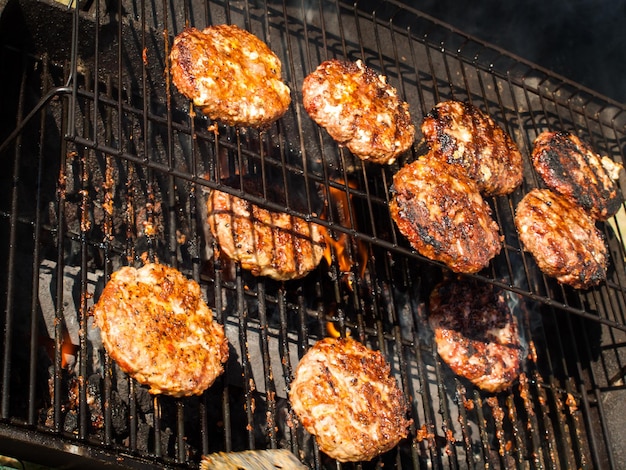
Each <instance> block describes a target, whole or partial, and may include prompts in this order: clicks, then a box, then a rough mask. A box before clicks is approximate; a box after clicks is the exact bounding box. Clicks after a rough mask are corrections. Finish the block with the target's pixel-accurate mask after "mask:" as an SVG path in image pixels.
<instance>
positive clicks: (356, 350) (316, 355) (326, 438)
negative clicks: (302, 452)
mask: <svg viewBox="0 0 626 470" xmlns="http://www.w3.org/2000/svg"><path fill="white" fill-rule="evenodd" d="M289 400H290V402H291V406H292V407H293V410H294V411H295V413H296V415H297V416H298V418H299V420H300V422H301V423H302V425H303V426H304V428H305V429H306V430H307V431H308V432H310V433H311V434H313V435H314V436H315V438H316V440H317V443H318V445H319V448H320V450H322V451H323V452H324V453H326V454H327V455H329V456H330V457H332V458H334V459H337V460H339V461H341V462H356V461H364V460H371V459H373V458H374V457H376V456H377V455H379V454H381V453H383V452H386V451H388V450H390V449H392V448H393V447H395V446H396V444H397V443H398V442H399V441H400V440H401V439H403V438H405V437H406V436H407V427H408V426H409V425H410V424H411V421H410V420H407V419H406V413H407V411H408V406H407V403H406V401H405V399H404V396H403V394H402V391H401V390H400V389H399V388H398V385H397V383H396V381H395V379H394V378H393V377H392V376H391V375H390V367H389V365H388V364H387V363H386V362H385V359H384V358H383V356H382V354H381V353H380V352H378V351H372V350H370V349H368V348H367V347H365V346H364V345H362V344H361V343H359V342H358V341H355V340H352V339H350V338H345V339H335V338H325V339H323V340H321V341H318V342H317V343H316V344H315V345H314V346H313V347H312V348H311V349H310V350H309V351H308V352H307V353H306V354H305V355H304V356H303V357H302V359H301V361H300V363H299V364H298V367H297V368H296V373H295V378H294V380H293V382H291V388H290V391H289Z"/></svg>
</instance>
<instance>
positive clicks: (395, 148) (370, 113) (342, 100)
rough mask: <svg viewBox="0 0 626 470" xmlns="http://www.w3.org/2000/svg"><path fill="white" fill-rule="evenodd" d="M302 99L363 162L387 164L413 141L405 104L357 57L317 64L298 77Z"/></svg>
mask: <svg viewBox="0 0 626 470" xmlns="http://www.w3.org/2000/svg"><path fill="white" fill-rule="evenodd" d="M302 102H303V105H304V109H306V112H307V113H308V114H309V115H310V116H311V118H312V119H313V120H314V121H315V122H316V123H317V124H319V125H320V126H322V127H324V128H325V129H326V131H327V132H328V133H329V134H330V136H331V137H332V138H333V139H335V140H336V141H337V142H338V143H339V144H340V145H345V146H346V147H347V148H348V149H349V150H350V151H351V152H352V153H353V154H354V155H357V156H358V157H360V158H362V159H363V160H370V161H372V162H375V163H392V162H393V161H394V160H395V159H396V157H397V156H398V155H399V154H401V153H402V152H404V151H406V150H407V149H408V148H409V147H410V146H411V145H412V144H413V139H414V137H415V126H413V123H412V121H411V116H410V114H409V105H408V104H407V103H406V102H403V101H401V100H400V99H399V98H398V92H397V91H396V89H395V88H394V87H392V86H391V85H389V84H388V83H387V80H386V78H385V77H384V76H383V75H378V74H376V72H374V71H373V70H372V69H370V68H368V67H367V66H365V65H364V64H363V62H361V61H360V60H358V61H356V62H348V61H340V60H336V59H332V60H328V61H326V62H323V63H322V64H320V65H319V67H317V69H316V70H315V71H314V72H312V73H311V74H309V75H308V76H307V77H306V78H305V79H304V82H303V84H302Z"/></svg>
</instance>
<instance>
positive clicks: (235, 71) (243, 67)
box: [170, 24, 291, 127]
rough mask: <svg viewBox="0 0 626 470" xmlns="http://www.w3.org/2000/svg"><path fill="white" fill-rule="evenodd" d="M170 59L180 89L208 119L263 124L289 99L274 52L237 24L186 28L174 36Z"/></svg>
mask: <svg viewBox="0 0 626 470" xmlns="http://www.w3.org/2000/svg"><path fill="white" fill-rule="evenodd" d="M170 60H171V72H172V81H173V82H174V85H176V88H178V91H180V92H181V93H182V94H183V95H185V96H186V97H187V98H189V99H190V100H192V101H193V103H194V104H195V105H196V106H198V107H199V108H200V109H201V110H202V112H203V113H204V114H206V115H207V116H209V117H210V118H211V119H215V120H219V121H222V122H224V123H226V124H230V125H240V126H252V127H262V126H265V125H268V124H270V123H272V122H274V121H275V120H276V119H278V118H279V117H281V116H282V115H283V114H284V113H285V111H287V108H288V107H289V104H290V103H291V95H290V92H289V88H288V87H287V85H285V84H284V83H283V81H282V79H281V63H280V60H279V59H278V57H277V56H276V54H274V53H273V52H272V51H271V50H270V49H269V47H267V45H266V44H265V43H264V42H263V41H261V40H260V39H259V38H257V37H256V36H254V35H253V34H251V33H249V32H248V31H246V30H243V29H241V28H239V27H237V26H235V25H226V24H222V25H215V26H209V27H208V28H206V29H204V30H202V31H199V30H197V29H195V28H187V29H185V30H184V31H183V32H182V33H180V34H179V35H178V36H176V38H175V39H174V44H173V46H172V51H171V53H170Z"/></svg>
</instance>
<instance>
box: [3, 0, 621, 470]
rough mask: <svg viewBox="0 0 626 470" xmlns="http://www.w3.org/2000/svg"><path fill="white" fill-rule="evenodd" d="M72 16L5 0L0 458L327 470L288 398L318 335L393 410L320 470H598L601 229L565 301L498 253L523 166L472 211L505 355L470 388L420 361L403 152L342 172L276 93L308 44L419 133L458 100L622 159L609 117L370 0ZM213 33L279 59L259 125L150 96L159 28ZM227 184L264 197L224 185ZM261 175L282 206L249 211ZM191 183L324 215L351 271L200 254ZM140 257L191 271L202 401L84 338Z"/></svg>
mask: <svg viewBox="0 0 626 470" xmlns="http://www.w3.org/2000/svg"><path fill="white" fill-rule="evenodd" d="M80 7H81V8H80V11H77V10H65V9H63V8H60V7H59V6H57V5H56V4H53V3H50V4H49V3H47V2H36V1H33V0H30V1H26V0H24V1H14V2H8V4H7V6H6V7H5V9H4V11H3V14H2V25H3V28H2V31H6V32H5V33H3V34H2V44H1V47H2V49H1V50H0V53H1V56H0V61H1V64H2V66H1V67H0V70H2V72H1V73H2V83H3V93H2V95H1V96H0V99H1V100H2V102H1V104H2V109H3V110H6V112H3V116H2V118H1V119H2V126H1V129H0V132H2V134H1V136H0V139H1V140H3V141H4V144H2V147H1V150H2V154H1V155H2V160H1V162H2V163H1V164H2V169H3V171H2V172H1V175H2V176H0V177H1V178H2V179H3V180H4V181H3V184H2V186H1V187H2V188H3V189H2V191H1V192H0V233H1V236H2V240H3V248H2V251H1V261H0V263H2V266H6V269H2V270H0V271H1V272H0V282H1V283H2V286H3V293H4V295H3V298H2V299H3V305H2V306H3V326H4V336H3V337H2V347H3V361H2V389H1V392H0V393H1V395H0V405H1V414H0V418H1V420H0V432H1V434H2V436H3V437H5V438H6V439H4V440H3V442H5V444H4V445H0V449H1V450H2V451H3V452H11V453H18V454H20V456H21V457H22V458H32V455H29V454H28V452H29V451H28V449H32V448H33V446H37V447H36V448H38V449H40V450H41V451H42V452H46V453H49V454H50V455H51V457H50V458H56V457H57V456H58V455H62V454H63V453H65V452H68V451H69V452H71V453H73V454H74V458H75V459H76V464H77V465H80V463H84V461H86V462H88V463H89V464H92V465H95V464H105V463H117V464H120V465H127V466H136V467H143V466H146V467H147V466H150V465H153V464H158V465H169V466H172V467H177V466H191V467H194V466H197V464H198V462H199V459H200V456H201V455H202V454H206V453H209V452H214V451H220V450H225V451H236V450H244V449H261V448H277V447H280V448H288V449H290V450H292V451H293V452H294V453H295V454H296V455H298V456H299V457H300V458H301V459H302V460H303V461H305V462H307V463H308V464H309V465H310V466H311V467H312V468H338V464H336V463H334V462H330V461H328V460H327V458H326V457H325V456H324V455H323V454H321V453H319V451H318V450H317V448H316V446H315V444H314V442H313V440H312V439H311V438H310V436H307V435H306V433H304V432H303V431H302V429H301V428H300V427H299V426H298V425H297V424H296V422H295V420H294V417H293V416H292V414H291V411H290V408H289V405H288V402H287V400H286V398H285V397H286V390H287V388H288V386H289V382H290V380H291V378H292V377H293V371H294V369H295V366H296V364H297V362H298V358H299V357H301V356H302V354H304V352H305V351H306V350H307V348H308V347H309V345H310V344H312V343H313V342H314V341H315V340H317V339H319V338H321V337H323V336H325V335H327V334H329V330H328V328H329V325H332V327H331V329H335V330H336V331H338V332H339V333H340V334H351V335H352V336H354V337H356V338H358V339H359V340H361V341H363V342H364V343H366V344H368V345H369V346H371V347H373V348H375V349H380V350H381V351H383V353H384V354H385V356H386V357H387V359H388V360H389V362H390V363H391V364H392V368H393V371H394V374H395V375H396V377H397V378H398V380H399V383H400V384H401V385H402V387H403V389H404V391H405V393H406V395H407V396H408V397H411V405H412V417H413V420H414V425H413V427H412V428H411V433H410V438H409V439H407V440H405V441H404V442H402V443H401V444H400V445H399V446H398V447H397V448H396V449H394V450H393V451H391V452H389V453H388V454H386V455H384V456H382V457H381V458H380V459H378V460H376V461H374V462H372V463H368V464H361V465H360V466H359V465H351V464H349V465H347V464H344V465H339V467H341V468H353V467H354V468H377V466H380V465H383V464H384V465H387V466H396V467H398V468H419V467H424V468H429V467H434V468H467V467H470V468H484V467H486V466H491V467H496V468H544V467H551V468H574V467H576V468H585V467H586V468H609V467H613V468H617V467H618V466H619V462H622V461H623V460H621V459H623V458H624V457H623V455H622V454H621V453H620V452H621V451H620V448H619V446H617V445H616V444H615V442H614V441H615V439H611V436H615V435H617V432H621V431H623V425H622V423H621V422H620V418H619V410H620V404H619V403H623V402H624V400H623V396H624V393H625V387H624V382H623V381H624V374H625V369H624V363H625V358H624V352H625V347H624V344H626V341H625V335H626V333H625V332H626V320H625V318H624V315H625V312H626V288H625V286H626V280H625V276H626V274H625V270H624V258H625V252H624V233H623V230H624V226H623V225H621V226H620V224H619V221H618V220H617V219H615V220H612V221H610V222H609V223H607V224H604V225H603V226H602V227H603V229H604V231H605V235H606V236H607V240H608V241H609V245H610V248H611V265H612V269H611V272H610V273H609V279H608V281H607V282H606V283H605V284H603V285H602V286H600V287H598V288H596V289H592V290H590V291H587V292H576V291H573V290H570V289H568V288H563V287H561V286H559V285H557V284H556V283H554V282H553V281H551V280H550V279H547V278H545V277H544V276H543V275H541V273H540V272H539V271H538V270H537V268H536V267H535V265H534V263H533V262H532V260H531V259H530V258H529V257H528V256H527V255H526V254H524V253H522V252H521V250H520V246H519V241H518V239H517V236H516V234H515V231H514V229H513V225H512V215H513V211H514V208H515V206H516V204H517V202H518V201H519V200H520V199H521V197H522V196H523V194H525V192H526V191H527V190H528V189H529V188H531V187H534V186H537V185H538V184H539V183H538V180H537V178H536V176H535V175H534V174H533V173H532V170H531V167H530V165H529V164H528V161H526V162H525V164H526V173H525V181H524V185H523V186H522V187H521V188H520V189H518V190H517V191H516V192H514V193H513V194H512V195H511V196H510V197H505V198H495V199H493V200H491V201H490V204H491V205H492V208H493V210H494V214H495V216H496V218H497V221H498V223H499V225H500V226H501V227H502V229H503V232H504V235H505V237H506V238H505V246H504V249H503V251H502V253H501V254H500V255H499V256H498V257H497V258H496V259H495V260H494V261H493V263H492V265H491V266H490V267H489V268H488V269H487V270H485V271H484V272H482V273H481V274H480V275H477V276H475V277H477V278H478V279H480V280H482V281H483V282H489V283H492V284H495V285H496V286H498V287H501V288H503V289H505V291H506V292H507V296H508V298H509V300H510V303H511V306H512V307H513V308H514V310H515V313H516V315H517V316H518V318H519V320H520V324H521V326H522V328H521V329H522V332H523V338H524V341H525V344H526V347H527V351H528V359H527V360H526V363H525V368H524V374H523V376H522V377H521V379H520V382H519V384H517V385H516V386H515V387H514V388H513V389H512V390H511V391H510V392H507V393H501V394H498V395H493V396H492V395H489V394H485V393H483V392H481V391H480V390H478V389H475V388H474V387H472V386H471V385H470V384H468V383H466V382H464V381H463V380H461V379H459V378H457V377H455V376H454V375H453V374H452V373H451V372H450V371H449V370H448V369H447V367H446V366H445V365H444V364H443V363H441V361H440V360H439V359H438V356H437V354H436V350H435V349H434V345H433V341H432V334H431V333H430V331H429V329H428V327H427V325H426V322H425V317H426V315H427V311H426V308H425V304H426V303H427V299H428V294H429V293H430V291H431V289H432V288H433V286H434V285H435V283H436V282H438V281H439V280H440V279H441V278H442V276H443V273H444V270H443V269H442V267H441V266H439V265H437V264H435V263H431V262H428V261H426V260H424V259H423V258H421V257H420V256H419V255H417V254H416V253H414V252H413V251H412V250H411V249H410V248H409V246H408V244H407V243H406V242H405V240H404V239H403V238H402V237H401V236H400V235H399V234H398V233H397V232H396V230H395V228H394V225H393V222H392V221H391V219H390V217H389V211H388V209H387V203H388V199H389V186H390V183H391V177H392V175H393V173H394V172H395V171H397V169H398V168H399V167H400V166H401V165H402V164H403V163H405V162H407V161H411V160H412V159H414V158H416V157H417V155H418V154H419V152H420V151H421V148H420V144H419V142H416V145H415V146H414V148H413V149H412V151H411V152H409V153H407V154H406V155H405V156H404V157H403V159H401V160H400V161H398V162H397V163H395V164H394V165H392V166H390V167H379V166H375V165H369V164H364V163H363V162H361V161H360V160H357V159H355V158H354V157H353V156H351V155H350V154H349V152H347V151H345V150H342V149H339V148H337V146H336V145H335V144H334V142H332V141H331V140H330V138H329V137H328V136H327V135H326V134H325V133H324V132H323V131H321V130H320V129H319V128H317V126H316V125H314V124H313V123H312V121H311V120H310V119H309V118H308V116H307V115H306V113H305V112H304V111H303V109H302V107H301V95H300V91H299V84H300V83H301V81H302V79H303V78H304V76H305V75H306V74H307V73H309V72H310V71H312V70H313V69H314V68H315V67H316V66H317V64H318V63H319V62H321V61H322V60H325V59H326V58H330V57H345V58H349V59H357V58H361V59H363V60H364V61H365V62H366V63H367V64H368V65H370V66H372V67H374V68H375V69H377V70H380V71H381V72H382V73H384V74H385V75H387V77H388V79H389V81H390V82H391V83H392V84H393V85H394V86H396V87H397V88H398V89H399V90H400V93H401V94H402V95H403V96H404V97H405V99H407V101H409V103H410V105H411V111H412V113H413V116H414V120H415V122H416V123H419V121H420V120H421V117H422V116H423V115H424V114H425V113H426V112H427V111H428V110H429V109H430V108H431V107H432V106H433V105H434V104H435V103H436V102H438V101H440V100H445V99H450V98H454V99H461V100H470V101H471V102H472V103H474V104H475V105H477V106H479V107H480V108H481V109H483V110H485V111H487V112H489V113H490V114H491V115H492V116H493V117H494V119H495V120H496V121H497V122H498V123H500V124H501V125H503V126H504V127H505V128H506V129H507V130H508V131H509V132H510V133H511V135H512V136H513V137H514V139H515V141H516V142H517V143H518V145H519V146H520V148H521V150H522V153H523V154H524V155H525V156H526V157H527V155H528V151H529V148H530V145H531V143H532V140H533V139H534V137H535V136H536V135H537V134H538V133H539V132H541V131H542V130H544V129H563V128H564V129H572V130H575V131H577V132H578V133H579V134H580V135H581V136H583V137H585V138H587V139H588V140H589V141H591V142H592V144H593V145H594V147H596V148H597V149H598V150H599V151H601V152H603V153H606V154H608V155H610V156H612V157H613V158H614V159H615V160H617V161H620V162H623V148H622V141H623V138H624V131H625V128H624V125H625V123H626V112H625V109H624V108H623V107H622V106H620V105H619V104H617V103H613V102H611V101H610V100H606V99H604V98H603V97H601V96H597V95H595V94H594V93H593V92H591V91H589V90H585V89H582V88H581V87H578V86H577V85H576V84H573V83H569V82H567V81H566V80H563V79H561V78H560V77H555V76H553V75H551V74H550V73H548V72H546V71H543V70H541V69H539V68H537V67H535V66H533V65H532V64H527V63H525V62H524V61H522V60H520V59H517V58H515V57H512V56H510V55H508V54H507V53H506V52H504V51H500V50H497V49H496V48H493V47H490V46H489V45H487V44H482V43H480V42H478V41H476V40H474V39H472V38H470V37H467V36H466V35H464V34H463V33H462V32H460V31H455V30H453V29H451V28H449V27H447V26H446V25H442V24H439V23H437V22H436V21H434V20H433V19H431V18H429V17H427V16H425V15H422V14H420V13H419V12H418V11H415V10H413V9H411V8H409V7H406V6H403V5H401V4H398V3H396V2H393V1H388V2H357V3H356V4H344V3H343V2H338V1H337V2H332V1H325V0H320V1H319V2H313V1H310V2H308V1H307V2H291V1H285V3H282V4H281V3H280V2H274V1H269V0H268V1H266V2H219V1H217V2H206V3H204V2H194V1H189V2H184V3H182V4H180V5H177V6H176V7H174V6H172V5H170V4H169V3H168V2H162V3H159V2H151V3H150V4H147V2H143V1H142V2H119V3H117V4H114V3H110V2H106V3H105V2H98V1H96V2H87V3H85V4H82V3H81V4H80ZM42 18H47V19H48V23H47V24H50V25H51V26H50V30H49V31H42V29H41V28H38V25H39V24H40V22H41V21H42ZM50 19H54V21H50ZM222 22H229V23H236V24H238V25H240V26H242V27H245V28H246V29H248V30H250V31H252V32H253V33H255V34H257V35H258V36H259V37H261V38H263V39H264V40H266V42H267V43H268V44H269V45H270V47H271V48H272V49H273V50H274V51H275V52H276V53H277V54H278V56H279V57H280V58H281V60H282V62H283V73H284V76H285V79H286V81H287V83H288V84H289V85H290V87H291V89H292V98H293V105H292V106H291V107H290V109H289V111H288V113H287V115H286V116H285V117H284V118H282V119H281V120H279V121H278V122H277V123H275V124H274V125H272V127H270V128H269V129H267V130H265V131H263V132H259V131H255V130H249V129H231V128H227V127H224V126H221V125H217V126H214V125H212V123H209V122H208V121H207V120H206V119H205V118H203V117H202V116H200V115H198V114H194V113H193V112H192V108H191V107H190V105H189V103H188V102H187V101H186V100H184V99H183V98H182V97H181V96H180V95H179V94H178V93H177V92H176V91H175V90H174V89H173V87H172V85H171V82H170V79H169V74H168V63H167V53H168V50H169V47H170V45H171V41H172V38H173V36H174V35H175V34H177V33H178V32H180V31H181V30H182V28H184V27H185V25H187V24H189V25H194V26H197V27H204V26H205V25H207V24H211V23H222ZM12 28H16V29H19V28H23V29H25V30H26V31H28V32H29V36H28V39H29V40H28V41H23V40H22V39H23V35H22V36H19V35H12V34H11V31H12ZM14 116H16V117H15V118H14ZM14 129H15V130H14ZM418 140H419V138H418ZM244 176H245V177H249V176H253V177H256V178H257V179H258V180H259V181H260V182H261V185H260V186H261V190H260V191H259V192H258V193H255V194H252V193H246V192H242V191H240V190H239V189H238V188H239V187H242V186H241V185H238V184H231V183H230V182H232V181H237V180H239V179H240V178H243V177H244ZM622 178H623V176H622ZM621 183H622V187H624V183H625V182H624V180H622V181H621ZM276 184H279V185H282V186H284V187H285V188H286V195H287V198H286V199H284V200H276V199H272V196H271V195H272V194H273V192H272V191H271V187H272V186H273V185H276ZM211 188H219V189H221V190H223V191H227V192H230V193H232V194H236V195H239V196H241V197H244V198H246V199H249V200H251V201H252V202H255V203H257V204H259V205H261V206H264V207H267V208H270V209H275V210H279V211H284V212H289V213H292V214H294V215H298V216H303V217H305V218H308V219H310V220H313V221H315V222H318V223H320V224H322V225H325V226H327V227H328V228H329V229H330V230H331V231H332V233H333V234H334V237H335V239H337V240H338V246H341V247H344V248H345V249H346V250H347V253H348V255H347V256H348V258H349V259H350V260H351V261H352V263H351V266H350V267H349V268H347V269H346V268H345V267H344V266H343V265H342V264H341V261H342V259H341V256H340V255H339V254H338V252H337V251H335V252H334V255H333V257H332V259H331V260H330V262H329V263H326V262H323V263H322V265H321V267H320V268H319V269H318V270H316V271H315V272H313V273H311V274H310V275H309V276H308V277H307V278H306V279H305V280H302V281H289V282H285V283H278V282H275V281H272V280H269V279H260V278H254V277H252V276H251V275H250V274H249V273H247V272H245V271H243V270H241V269H239V268H238V267H237V266H234V265H232V264H231V263H229V262H228V261H227V260H225V259H223V258H221V257H220V256H219V254H218V253H216V250H215V247H214V246H212V245H211V244H210V242H208V238H207V236H206V233H205V230H206V228H205V227H204V224H203V220H204V217H205V215H204V214H203V211H204V204H203V197H204V194H205V192H206V191H207V190H209V189H211ZM142 259H159V260H160V261H162V262H164V263H167V264H171V265H174V266H176V267H178V268H179V269H181V270H182V271H183V272H185V273H186V274H187V275H188V276H190V277H193V278H194V279H197V280H198V281H200V282H201V284H202V286H203V288H204V289H205V292H206V296H207V299H208V301H209V305H211V307H212V308H213V309H214V311H215V313H216V316H217V318H218V320H219V321H220V322H222V323H224V324H225V325H226V331H227V334H228V337H229V340H230V342H231V360H230V361H229V363H228V366H227V371H226V373H225V374H224V376H223V377H222V378H220V379H219V380H218V382H216V384H215V385H214V386H213V387H212V388H211V389H210V390H208V391H207V392H206V393H205V394H204V395H203V396H201V397H194V398H189V399H171V398H168V397H151V396H149V395H148V394H147V393H146V391H145V390H144V389H143V388H141V387H139V386H138V385H137V384H136V383H135V382H133V381H132V380H129V379H128V378H127V377H126V376H125V375H124V374H123V373H121V372H120V371H119V369H117V367H116V365H115V364H114V363H113V362H112V361H111V360H110V359H109V358H108V356H107V355H106V354H104V352H103V350H102V348H101V345H100V344H99V341H98V337H97V334H95V332H94V330H93V328H91V320H90V317H89V308H90V306H91V305H92V304H93V301H94V299H97V296H98V293H99V290H100V289H101V288H102V285H103V283H104V282H105V280H106V279H107V278H108V276H109V275H110V274H111V273H112V272H113V271H114V270H115V269H117V268H118V267H119V266H121V265H124V264H129V263H140V262H141V260H142ZM81 459H84V461H83V460H81Z"/></svg>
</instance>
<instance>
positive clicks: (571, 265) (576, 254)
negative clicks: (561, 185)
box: [515, 189, 608, 289]
mask: <svg viewBox="0 0 626 470" xmlns="http://www.w3.org/2000/svg"><path fill="white" fill-rule="evenodd" d="M515 226H516V227H517V231H518V233H519V236H520V240H521V241H522V244H523V245H524V248H525V249H526V250H527V251H529V252H530V253H531V254H532V255H533V257H534V258H535V261H536V262H537V265H538V266H539V268H540V269H541V270H542V271H543V272H544V273H545V274H547V275H548V276H552V277H555V278H556V279H557V280H558V281H559V282H561V283H563V284H569V285H571V286H573V287H575V288H579V289H584V288H588V287H591V286H593V285H596V284H598V283H600V282H601V281H603V280H604V279H605V278H606V270H607V264H608V251H607V246H606V243H605V240H604V236H603V235H602V232H600V230H598V229H597V228H596V226H595V222H594V220H593V219H592V218H591V217H590V216H589V215H588V214H587V213H586V212H585V211H584V210H583V209H582V208H581V207H580V206H578V205H576V204H574V203H573V202H571V201H570V200H569V199H567V198H565V197H564V196H561V195H559V194H557V193H555V192H553V191H551V190H549V189H533V190H532V191H530V192H529V193H528V194H526V196H524V198H523V199H522V200H521V201H520V203H519V204H518V206H517V208H516V210H515Z"/></svg>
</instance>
